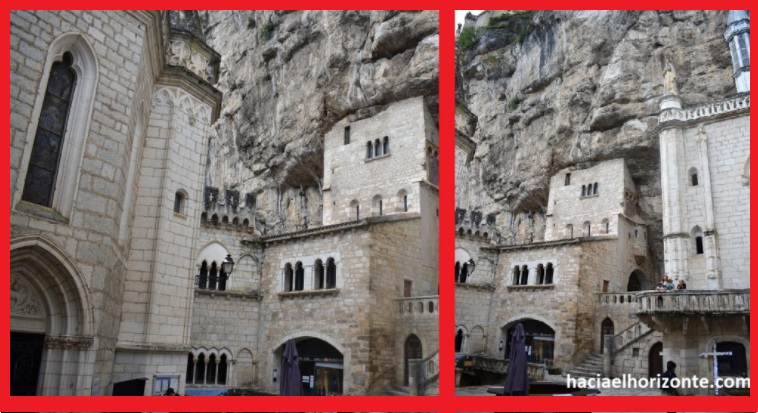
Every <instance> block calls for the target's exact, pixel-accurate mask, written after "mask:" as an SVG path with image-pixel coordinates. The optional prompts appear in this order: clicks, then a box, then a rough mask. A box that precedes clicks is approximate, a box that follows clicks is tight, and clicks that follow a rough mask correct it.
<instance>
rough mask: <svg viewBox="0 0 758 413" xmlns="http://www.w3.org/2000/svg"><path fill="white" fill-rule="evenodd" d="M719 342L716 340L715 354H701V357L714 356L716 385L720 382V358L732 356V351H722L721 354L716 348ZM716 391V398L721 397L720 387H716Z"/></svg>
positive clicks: (714, 382) (714, 343) (714, 381)
mask: <svg viewBox="0 0 758 413" xmlns="http://www.w3.org/2000/svg"><path fill="white" fill-rule="evenodd" d="M717 344H718V343H717V342H716V341H715V340H714V342H713V353H700V357H704V358H705V357H711V356H713V384H714V385H716V384H717V382H718V380H719V356H731V355H732V352H731V351H722V352H719V351H718V349H717V348H716V346H717ZM715 389H716V396H718V395H719V388H718V386H716V387H715Z"/></svg>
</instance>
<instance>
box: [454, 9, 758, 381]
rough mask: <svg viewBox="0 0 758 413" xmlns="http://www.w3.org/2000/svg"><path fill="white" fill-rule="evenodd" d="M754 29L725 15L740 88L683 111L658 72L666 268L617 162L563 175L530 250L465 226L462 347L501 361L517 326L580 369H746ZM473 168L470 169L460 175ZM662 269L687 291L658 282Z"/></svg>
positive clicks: (462, 132)
mask: <svg viewBox="0 0 758 413" xmlns="http://www.w3.org/2000/svg"><path fill="white" fill-rule="evenodd" d="M748 33H749V15H748V14H747V13H746V12H743V11H731V12H729V16H728V21H727V28H726V31H725V33H724V39H725V40H726V43H727V45H728V46H729V48H730V51H731V53H732V60H733V69H734V78H735V85H736V89H737V93H736V94H734V95H732V96H727V97H724V98H723V99H718V100H715V101H714V102H711V103H706V104H702V105H698V106H695V107H691V108H687V107H685V108H683V106H684V103H685V102H683V99H682V98H681V97H680V95H679V90H678V87H677V82H676V73H675V70H676V69H675V68H674V67H673V66H670V65H669V67H668V68H667V69H666V70H665V72H664V76H665V78H664V89H665V94H664V95H663V96H662V98H661V102H660V113H659V116H658V121H659V122H658V123H659V124H658V128H657V129H656V133H658V135H659V137H660V161H661V183H662V185H661V188H662V194H661V198H662V208H661V211H660V214H661V217H662V221H663V239H662V241H663V243H662V248H663V254H662V256H663V263H662V264H663V269H662V271H660V272H659V270H658V269H657V266H656V264H655V263H654V262H653V260H652V258H651V257H652V256H654V255H657V256H660V255H661V254H653V251H652V250H651V248H653V245H659V244H655V243H649V242H648V238H647V237H648V234H647V230H646V228H647V226H646V223H645V221H644V220H643V219H642V218H641V217H640V215H639V213H638V211H637V191H636V189H635V184H634V181H633V180H632V178H631V176H630V174H629V172H628V170H627V168H626V166H625V161H624V160H623V159H616V160H610V161H604V162H600V163H595V164H592V166H591V167H589V168H583V169H578V168H576V169H572V168H569V169H566V170H563V171H559V172H558V173H557V174H555V175H553V176H552V178H551V180H550V190H549V199H548V201H547V207H546V210H547V212H546V219H545V227H546V228H545V229H544V238H541V237H540V234H539V231H537V233H536V236H534V237H527V239H526V240H524V241H523V242H522V243H521V244H522V245H518V243H516V244H514V243H510V244H509V243H503V242H492V241H490V240H479V241H478V242H476V243H474V242H472V239H471V237H470V236H467V235H466V234H467V232H466V230H465V228H464V227H463V226H461V225H459V227H460V229H459V232H458V238H457V240H456V247H457V249H458V250H457V252H456V260H457V263H456V271H459V269H458V268H459V267H458V265H459V264H462V263H463V262H465V261H464V260H465V259H469V257H470V259H472V260H473V263H474V264H475V265H476V266H475V271H474V275H473V276H472V277H470V278H469V280H467V281H466V283H465V284H464V283H461V282H460V281H461V280H460V279H458V280H457V281H458V282H459V283H458V284H456V293H457V294H456V304H457V306H456V323H457V327H456V329H457V330H458V331H457V332H458V335H459V338H458V339H457V340H456V350H457V351H459V352H463V353H468V354H479V355H480V356H482V357H490V358H501V357H502V356H503V351H504V350H505V349H506V347H507V341H508V337H507V336H506V333H507V329H508V328H509V326H511V325H513V324H515V323H516V322H522V323H524V324H525V327H526V329H527V335H528V336H529V333H530V329H532V331H533V334H532V336H533V341H531V342H530V341H529V338H528V339H527V345H528V346H529V348H528V352H529V354H530V356H531V357H532V360H531V361H533V362H537V363H540V362H543V363H545V364H548V365H549V364H552V365H554V366H557V367H561V368H563V369H564V371H565V372H568V373H571V374H572V375H578V376H582V375H585V376H590V377H595V375H596V374H601V375H606V376H616V377H618V376H620V375H621V374H631V375H633V376H636V377H653V376H655V375H656V374H660V373H661V372H663V370H664V369H665V367H664V366H665V362H667V361H669V360H671V361H674V362H675V363H677V364H678V368H677V373H678V374H679V376H681V377H691V376H698V377H705V378H711V379H713V378H714V376H715V375H716V374H718V375H720V376H733V377H749V374H750V372H749V360H750V347H749V327H748V324H749V309H750V304H749V300H750V293H749V287H750V271H749V268H750V263H749V256H750V242H749V222H750V172H749V169H750V97H749V85H748V84H747V83H746V82H745V76H749V51H748V49H749V40H747V37H748ZM746 73H747V75H746ZM459 112H460V113H464V111H462V110H460V111H459ZM460 120H461V119H459V122H460ZM464 120H465V119H464ZM469 124H471V122H462V123H461V125H469ZM457 129H458V131H457V132H458V134H459V139H458V142H459V143H458V155H459V156H461V155H464V156H465V153H466V152H467V151H469V152H470V149H469V147H470V146H471V145H472V143H471V140H470V139H468V138H466V135H468V136H471V134H472V131H471V130H470V128H468V129H466V128H465V127H459V128H457ZM460 166H461V164H460V160H459V167H460ZM475 175H476V174H475V173H472V172H471V171H467V170H466V169H465V166H464V169H463V173H459V174H458V178H457V179H459V180H470V179H471V176H475ZM457 184H459V185H460V184H461V182H460V181H459V182H457ZM465 221H466V220H465V219H464V220H461V222H460V223H458V222H457V224H464V225H465ZM493 238H494V239H495V240H497V238H498V237H497V235H495V236H494V237H493ZM493 262H494V263H495V264H494V265H492V263H493ZM480 263H481V264H482V265H479V264H480ZM547 264H552V273H551V276H550V277H548V275H547ZM540 265H543V267H540ZM468 270H469V271H470V268H468ZM480 270H484V271H486V275H484V276H482V275H481V274H479V272H480ZM525 270H526V274H527V275H524V273H525ZM662 273H665V274H666V275H668V277H669V278H671V279H673V280H674V282H675V283H678V281H680V280H682V281H684V282H685V283H686V285H687V289H686V290H676V291H668V292H666V291H663V292H661V291H655V289H654V288H655V285H656V283H657V282H658V280H659V278H660V276H661V275H663V274H662ZM490 280H492V281H490ZM548 280H549V281H550V282H548ZM482 302H485V303H488V305H482V304H481V303H482ZM483 314H487V316H486V317H484V316H483ZM477 328H481V329H483V330H484V331H485V333H484V334H485V340H484V343H485V344H484V346H483V347H482V346H480V345H472V344H468V345H467V341H469V342H473V341H474V340H479V339H478V338H476V339H474V338H473V337H472V336H471V334H472V333H471V331H472V330H473V329H477ZM538 339H539V341H542V343H540V344H539V346H538V345H537V344H536V343H537V341H538ZM477 342H478V341H477ZM551 343H552V344H551ZM546 349H547V350H549V353H547V354H548V355H549V357H548V356H546V353H545V350H546ZM540 351H541V354H536V353H539V352H540ZM714 351H717V352H721V353H729V354H721V355H720V356H719V365H720V366H721V368H720V371H719V372H715V371H714V367H713V354H712V353H713V352H714ZM600 353H602V357H601V354H600ZM709 353H710V354H709ZM506 354H507V353H506ZM535 354H536V355H535ZM683 392H684V393H686V394H707V393H709V392H710V394H713V390H712V389H711V390H708V389H699V390H694V389H685V390H683Z"/></svg>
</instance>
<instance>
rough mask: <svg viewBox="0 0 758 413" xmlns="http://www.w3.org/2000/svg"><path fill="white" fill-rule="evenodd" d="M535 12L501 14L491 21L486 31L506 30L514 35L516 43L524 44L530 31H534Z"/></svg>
mask: <svg viewBox="0 0 758 413" xmlns="http://www.w3.org/2000/svg"><path fill="white" fill-rule="evenodd" d="M533 16H534V11H533V10H522V11H516V12H513V13H511V14H501V15H500V16H495V17H493V18H491V19H490V21H489V23H488V25H487V27H486V29H487V30H497V29H506V31H507V32H509V33H511V34H512V35H513V37H512V39H513V41H514V42H515V43H519V44H520V43H524V40H526V37H527V35H528V34H529V31H530V30H531V29H532V17H533Z"/></svg>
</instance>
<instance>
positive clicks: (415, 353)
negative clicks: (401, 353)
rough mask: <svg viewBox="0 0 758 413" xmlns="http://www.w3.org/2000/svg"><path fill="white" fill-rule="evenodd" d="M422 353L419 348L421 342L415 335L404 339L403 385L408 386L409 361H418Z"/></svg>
mask: <svg viewBox="0 0 758 413" xmlns="http://www.w3.org/2000/svg"><path fill="white" fill-rule="evenodd" d="M422 354H424V353H423V351H422V348H421V340H419V338H418V337H416V335H415V334H411V335H409V336H408V338H406V339H405V357H404V359H405V363H404V365H405V370H404V374H403V385H404V386H407V385H408V373H410V368H409V367H410V366H409V362H408V361H409V360H411V359H420V358H422V357H423V355H422Z"/></svg>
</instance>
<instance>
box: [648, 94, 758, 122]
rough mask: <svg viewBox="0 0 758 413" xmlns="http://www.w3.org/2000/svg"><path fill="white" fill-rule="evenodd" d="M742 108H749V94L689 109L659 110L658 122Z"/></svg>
mask: <svg viewBox="0 0 758 413" xmlns="http://www.w3.org/2000/svg"><path fill="white" fill-rule="evenodd" d="M742 109H750V96H749V95H744V96H738V97H736V98H732V99H726V100H722V101H719V102H714V103H710V104H707V105H702V106H696V107H694V108H689V109H668V110H664V111H663V112H661V114H660V116H659V117H658V121H659V122H660V123H665V122H669V121H674V120H676V121H681V122H685V121H690V120H695V119H700V118H705V117H711V116H717V115H722V114H726V113H729V112H735V111H738V110H742Z"/></svg>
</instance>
